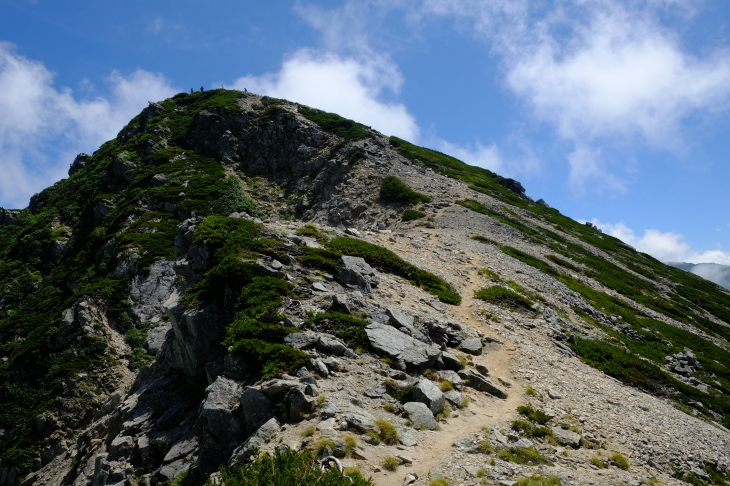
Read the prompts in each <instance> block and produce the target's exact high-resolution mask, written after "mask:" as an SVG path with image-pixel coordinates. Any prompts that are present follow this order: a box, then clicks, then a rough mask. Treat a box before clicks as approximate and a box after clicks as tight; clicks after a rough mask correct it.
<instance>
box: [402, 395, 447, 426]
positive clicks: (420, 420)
mask: <svg viewBox="0 0 730 486" xmlns="http://www.w3.org/2000/svg"><path fill="white" fill-rule="evenodd" d="M403 409H404V410H405V411H406V413H407V414H408V418H409V419H410V421H411V423H412V424H413V426H414V427H415V428H417V429H428V430H436V429H437V428H438V426H439V424H438V422H436V419H434V418H433V413H432V412H431V410H430V409H429V408H428V407H427V406H426V405H424V404H423V403H421V402H408V403H406V404H405V405H403Z"/></svg>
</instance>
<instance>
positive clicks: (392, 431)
mask: <svg viewBox="0 0 730 486" xmlns="http://www.w3.org/2000/svg"><path fill="white" fill-rule="evenodd" d="M375 425H376V426H377V427H378V428H379V429H380V435H379V438H380V440H381V441H382V442H383V443H384V444H387V445H395V444H397V443H398V429H396V428H395V426H394V425H393V424H391V423H390V422H388V421H387V420H383V419H377V420H375Z"/></svg>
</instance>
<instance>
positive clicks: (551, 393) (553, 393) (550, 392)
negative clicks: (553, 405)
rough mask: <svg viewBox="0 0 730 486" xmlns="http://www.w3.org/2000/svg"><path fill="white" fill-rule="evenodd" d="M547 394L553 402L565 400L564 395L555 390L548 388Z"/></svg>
mask: <svg viewBox="0 0 730 486" xmlns="http://www.w3.org/2000/svg"><path fill="white" fill-rule="evenodd" d="M547 394H548V396H549V397H550V398H552V399H553V400H560V399H561V398H563V395H562V393H560V392H559V391H557V390H556V389H555V388H548V390H547Z"/></svg>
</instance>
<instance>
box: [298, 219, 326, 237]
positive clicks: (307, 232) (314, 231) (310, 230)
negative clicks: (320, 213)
mask: <svg viewBox="0 0 730 486" xmlns="http://www.w3.org/2000/svg"><path fill="white" fill-rule="evenodd" d="M297 235H299V236H309V237H310V238H316V239H318V240H326V239H327V236H326V235H325V234H324V233H322V232H321V231H320V230H319V228H317V225H316V224H314V223H307V224H305V225H304V226H302V227H301V228H299V229H298V230H297Z"/></svg>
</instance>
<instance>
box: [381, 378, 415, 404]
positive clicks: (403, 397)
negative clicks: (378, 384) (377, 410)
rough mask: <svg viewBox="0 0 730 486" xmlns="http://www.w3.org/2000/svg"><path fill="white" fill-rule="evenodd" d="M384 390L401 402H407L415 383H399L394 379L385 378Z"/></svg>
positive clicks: (409, 399) (411, 395)
mask: <svg viewBox="0 0 730 486" xmlns="http://www.w3.org/2000/svg"><path fill="white" fill-rule="evenodd" d="M383 385H385V391H387V392H388V395H390V396H391V397H393V398H395V399H396V400H398V401H399V402H401V403H408V402H410V401H412V400H411V398H412V397H413V392H414V390H415V385H401V384H399V383H398V382H397V381H395V380H385V382H384V383H383Z"/></svg>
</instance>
